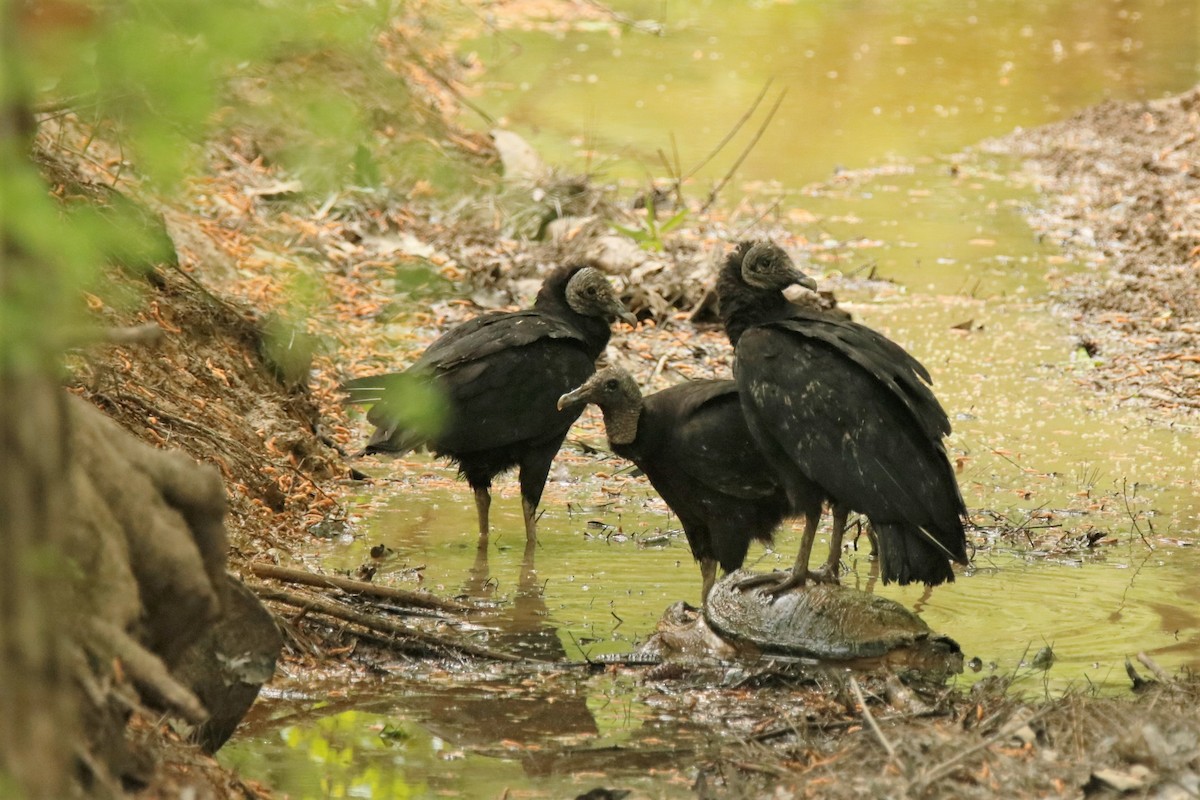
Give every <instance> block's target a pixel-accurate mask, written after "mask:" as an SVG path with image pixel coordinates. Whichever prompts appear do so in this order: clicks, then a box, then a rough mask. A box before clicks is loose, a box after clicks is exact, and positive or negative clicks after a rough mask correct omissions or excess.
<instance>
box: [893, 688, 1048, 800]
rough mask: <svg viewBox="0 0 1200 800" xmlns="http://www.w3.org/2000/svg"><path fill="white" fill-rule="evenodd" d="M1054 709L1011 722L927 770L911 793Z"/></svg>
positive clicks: (925, 786) (916, 782)
mask: <svg viewBox="0 0 1200 800" xmlns="http://www.w3.org/2000/svg"><path fill="white" fill-rule="evenodd" d="M1053 708H1054V706H1047V707H1045V708H1043V709H1042V710H1040V711H1037V712H1035V713H1034V714H1033V715H1031V716H1029V717H1020V718H1017V719H1014V720H1011V721H1010V722H1009V723H1008V724H1007V725H1005V726H1004V727H1002V728H1001V729H1000V730H998V731H996V732H995V733H994V734H992V735H991V736H989V737H988V738H986V739H984V740H983V741H982V742H979V743H978V744H975V745H972V746H971V747H968V748H967V749H966V750H963V751H961V752H959V753H957V754H955V755H953V756H951V757H950V758H948V759H946V760H945V761H943V762H941V763H940V764H937V765H936V766H934V767H932V768H931V769H928V770H926V771H925V772H924V773H923V774H922V775H921V776H920V777H919V778H917V779H916V780H914V781H912V782H911V783H910V784H909V785H908V789H909V793H910V794H914V795H916V794H921V793H922V792H924V791H925V789H926V788H927V787H928V786H929V784H931V783H933V782H934V781H938V780H941V779H942V778H944V777H946V776H947V775H949V774H950V773H951V772H953V771H954V770H955V769H956V768H957V767H958V765H959V764H960V763H962V762H963V761H966V760H967V759H968V758H970V757H971V756H973V755H975V754H976V753H978V752H979V751H980V750H986V749H987V748H989V747H991V746H992V745H994V744H995V743H996V742H998V741H1000V740H1001V739H1004V738H1005V737H1007V736H1011V735H1012V734H1013V733H1015V732H1016V731H1018V730H1020V729H1021V727H1022V726H1024V725H1029V724H1031V723H1033V722H1034V721H1036V720H1038V719H1041V718H1042V717H1044V716H1045V715H1046V714H1047V713H1049V712H1050V711H1051V710H1052V709H1053Z"/></svg>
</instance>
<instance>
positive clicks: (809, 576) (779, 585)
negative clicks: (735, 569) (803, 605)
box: [737, 570, 837, 598]
mask: <svg viewBox="0 0 1200 800" xmlns="http://www.w3.org/2000/svg"><path fill="white" fill-rule="evenodd" d="M809 580H813V581H817V582H819V581H822V580H825V578H824V577H823V576H822V575H819V574H818V573H816V572H812V571H809V570H805V571H803V572H769V573H766V574H763V575H751V576H750V577H748V578H743V579H742V580H740V581H738V584H737V588H738V591H741V592H746V591H749V590H751V589H758V590H760V591H762V592H764V593H766V594H769V595H771V597H772V598H775V597H779V596H780V595H781V594H786V593H788V592H790V591H791V590H792V589H796V588H798V587H801V586H804V585H805V584H806V583H808V581H809ZM834 582H835V583H836V582H837V581H836V578H835V579H834Z"/></svg>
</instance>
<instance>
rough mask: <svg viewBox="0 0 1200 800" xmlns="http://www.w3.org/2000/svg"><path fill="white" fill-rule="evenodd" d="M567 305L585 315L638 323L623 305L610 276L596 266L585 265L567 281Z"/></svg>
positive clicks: (631, 323)
mask: <svg viewBox="0 0 1200 800" xmlns="http://www.w3.org/2000/svg"><path fill="white" fill-rule="evenodd" d="M567 305H569V306H570V307H571V309H572V310H573V311H575V312H576V313H578V314H583V315H584V316H585V317H599V318H600V319H606V320H612V319H623V320H625V321H626V322H628V323H629V324H630V325H635V326H636V325H637V317H635V316H634V315H633V314H631V313H629V310H628V309H627V308H625V306H624V305H622V303H621V301H620V299H618V298H617V293H616V291H614V290H613V287H612V284H611V283H609V282H608V278H606V277H604V273H602V272H600V270H598V269H596V268H595V267H584V268H583V269H581V270H579V271H578V272H576V273H575V274H574V275H572V276H571V280H569V281H567Z"/></svg>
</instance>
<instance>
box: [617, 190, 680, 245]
mask: <svg viewBox="0 0 1200 800" xmlns="http://www.w3.org/2000/svg"><path fill="white" fill-rule="evenodd" d="M687 215H688V210H687V208H686V207H684V208H681V209H679V211H677V212H675V214H674V215H673V216H671V218H670V219H668V220H667V221H666V222H664V223H662V224H661V225H660V224H659V222H658V212H657V210H656V209H655V207H654V191H653V189H652V190H651V191H649V192H647V193H646V219H645V223H644V224H643V225H642V226H641V227H638V228H631V227H626V226H624V225H618V224H617V223H616V222H609V223H608V224H609V225H611V226H612V227H613V230H615V231H616V232H617V233H620V234H624V235H625V236H628V237H629V238H630V239H633V241H635V242H637V244H638V246H639V247H641V248H642V249H643V250H657V251H660V252H661V251H662V250H663V249H664V247H665V244H664V242H663V237H664V236H666V235H667V234H668V233H670V232H671V231H673V230H675V229H676V228H678V227H679V226H680V224H682V223H683V221H684V220H685V219H687Z"/></svg>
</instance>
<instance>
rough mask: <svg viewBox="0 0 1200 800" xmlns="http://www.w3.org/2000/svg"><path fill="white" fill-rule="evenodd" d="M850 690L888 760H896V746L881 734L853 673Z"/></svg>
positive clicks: (881, 731) (880, 729)
mask: <svg viewBox="0 0 1200 800" xmlns="http://www.w3.org/2000/svg"><path fill="white" fill-rule="evenodd" d="M850 691H852V692H854V699H855V700H857V701H858V707H859V709H861V711H862V717H863V719H864V720H866V723H867V725H869V726H870V728H871V732H872V733H874V734H875V738H876V739H878V740H879V743H880V744H882V745H883V749H884V750H886V751H887V754H888V761H895V760H896V748H895V746H894V745H893V744H892V743H891V742H889V741H888V738H887V737H886V736H884V735H883V729H882V728H880V727H879V723H878V722H876V721H875V715H873V714H872V713H871V709H869V708H867V698H865V697H864V696H863V692H862V687H860V686H859V685H858V681H857V680H856V679H855V677H854V676H853V675H851V676H850Z"/></svg>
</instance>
